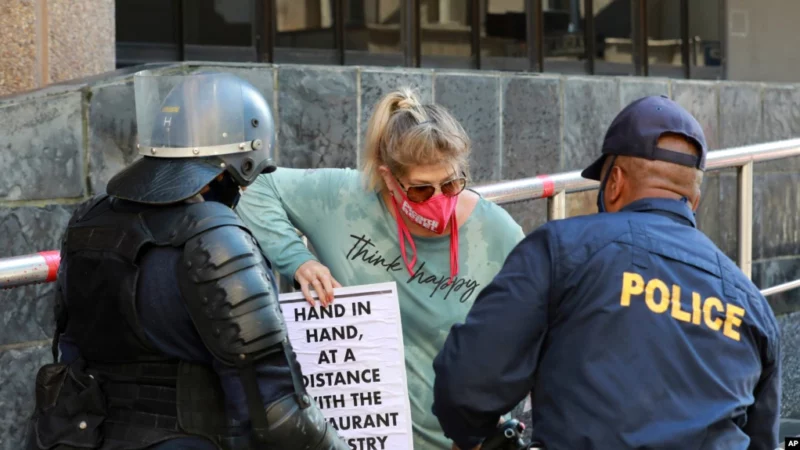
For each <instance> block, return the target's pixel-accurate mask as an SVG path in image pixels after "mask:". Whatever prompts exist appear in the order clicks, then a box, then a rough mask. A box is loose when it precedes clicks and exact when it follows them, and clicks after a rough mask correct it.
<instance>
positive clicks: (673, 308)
mask: <svg viewBox="0 0 800 450" xmlns="http://www.w3.org/2000/svg"><path fill="white" fill-rule="evenodd" d="M633 297H639V298H641V297H644V303H645V305H647V307H648V308H649V309H650V311H652V312H654V313H656V314H664V313H667V311H669V314H670V315H671V316H672V318H674V319H675V320H680V321H681V322H686V323H691V324H693V325H697V326H703V325H705V326H706V327H708V328H709V329H711V330H713V331H720V330H722V334H723V335H725V336H726V337H728V338H730V339H733V340H734V341H739V340H740V339H741V335H740V333H739V327H740V326H741V325H742V319H743V318H744V315H745V311H744V309H743V308H741V307H739V306H736V305H733V304H731V303H723V302H722V301H721V300H720V299H718V298H716V297H708V298H706V299H705V300H703V299H702V297H701V296H700V294H698V293H697V292H692V307H691V310H688V311H687V310H684V309H681V308H682V305H681V287H680V286H678V285H677V284H673V285H672V289H670V288H669V286H667V283H665V282H663V281H661V280H659V279H658V278H653V279H650V280H649V281H647V282H646V283H645V280H644V277H642V276H641V275H639V274H638V273H634V272H625V273H623V274H622V295H621V296H620V299H619V302H620V305H622V306H625V307H630V306H631V298H633ZM712 311H716V312H717V314H715V313H714V312H712ZM723 313H724V315H725V318H724V319H722V318H721V317H719V315H721V314H723Z"/></svg>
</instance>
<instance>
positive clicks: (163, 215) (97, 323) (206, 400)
mask: <svg viewBox="0 0 800 450" xmlns="http://www.w3.org/2000/svg"><path fill="white" fill-rule="evenodd" d="M220 206H221V205H220V204H216V203H210V202H209V203H195V204H180V205H172V206H167V207H154V206H149V205H140V204H132V203H129V202H123V201H120V200H118V199H112V198H110V197H107V196H101V197H99V198H97V199H95V200H94V201H92V202H91V203H90V204H88V205H87V206H86V207H84V208H82V210H81V211H79V212H77V213H76V214H75V216H73V219H72V220H71V221H70V224H69V226H68V229H67V234H66V236H65V240H64V243H63V246H62V258H63V260H62V272H61V273H60V274H59V278H62V277H64V278H63V281H62V280H60V281H61V283H62V288H63V290H64V291H63V292H62V296H63V304H62V305H60V306H61V310H60V312H58V313H57V315H58V323H59V328H61V330H60V331H64V334H65V336H69V338H70V339H71V340H72V341H74V343H75V344H76V345H77V347H78V349H79V350H80V354H81V357H82V359H83V360H85V362H86V373H87V374H89V375H91V376H93V377H94V378H95V379H96V380H98V381H99V385H100V387H101V389H102V392H103V393H104V395H105V399H106V405H107V411H106V417H105V420H104V421H103V423H102V424H101V425H100V426H99V427H100V429H99V434H100V435H102V436H103V445H102V447H100V448H101V449H104V450H106V449H109V450H110V449H115V450H116V449H119V450H137V449H143V448H146V447H148V446H151V445H153V444H156V443H159V442H162V441H165V440H169V439H173V438H179V437H191V436H194V437H205V438H207V439H209V440H211V441H213V442H214V443H216V445H217V446H218V447H219V448H221V449H248V448H251V447H250V444H249V441H248V431H247V429H246V428H245V427H242V426H241V425H240V424H238V423H235V422H233V421H232V420H230V419H227V418H226V415H225V409H224V393H223V391H222V389H221V386H220V381H219V378H218V377H217V375H216V373H215V372H214V371H213V370H212V369H211V367H210V366H205V365H199V364H192V363H188V362H185V361H179V360H175V359H171V358H170V357H168V356H166V355H164V354H163V353H161V352H159V351H158V350H157V349H156V348H155V347H154V346H153V345H152V344H151V343H150V342H149V341H148V339H147V337H146V335H145V333H144V330H143V329H142V327H141V325H140V324H139V319H138V316H137V312H136V295H137V293H136V288H137V279H138V275H139V265H138V262H139V260H140V258H141V256H142V254H143V252H144V251H145V250H146V249H147V248H150V247H153V246H172V247H176V248H182V247H183V245H184V244H185V242H186V241H187V240H188V239H190V238H192V237H194V236H197V235H198V234H200V233H202V232H204V231H207V230H209V229H211V228H214V227H217V226H220V225H230V224H232V223H227V222H231V220H232V219H231V216H235V215H234V214H232V212H231V211H230V209H229V208H228V209H227V213H225V212H224V211H223V210H222V209H220ZM221 211H222V212H223V213H222V214H221ZM176 279H177V277H176ZM57 311H58V305H57Z"/></svg>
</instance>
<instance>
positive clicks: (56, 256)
mask: <svg viewBox="0 0 800 450" xmlns="http://www.w3.org/2000/svg"><path fill="white" fill-rule="evenodd" d="M39 254H40V255H42V256H43V257H44V261H45V262H46V263H47V279H45V283H52V282H53V281H56V276H57V275H58V266H59V265H61V252H60V251H58V250H48V251H46V252H39Z"/></svg>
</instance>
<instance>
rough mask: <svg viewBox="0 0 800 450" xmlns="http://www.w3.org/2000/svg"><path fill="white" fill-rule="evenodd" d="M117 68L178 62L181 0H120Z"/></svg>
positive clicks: (117, 27)
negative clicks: (151, 63) (150, 63)
mask: <svg viewBox="0 0 800 450" xmlns="http://www.w3.org/2000/svg"><path fill="white" fill-rule="evenodd" d="M115 8H116V11H115V16H116V40H117V43H116V44H117V45H116V47H117V67H128V66H134V65H139V64H145V63H149V62H162V61H164V62H165V61H179V60H180V59H181V52H180V42H181V29H180V21H179V15H180V0H117V1H116V3H115Z"/></svg>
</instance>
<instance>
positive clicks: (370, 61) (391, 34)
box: [344, 0, 406, 66]
mask: <svg viewBox="0 0 800 450" xmlns="http://www.w3.org/2000/svg"><path fill="white" fill-rule="evenodd" d="M403 1H406V0H345V2H344V3H345V27H344V28H345V36H344V39H345V48H346V49H347V54H346V55H345V61H346V63H347V64H354V65H362V64H363V65H380V66H402V65H403V33H402V28H401V26H402V16H403V10H402V2H403Z"/></svg>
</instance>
